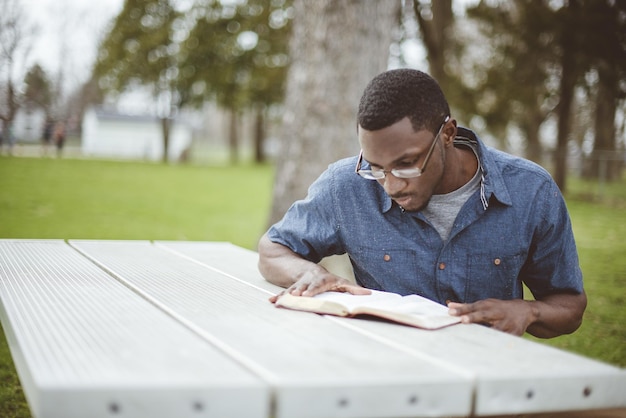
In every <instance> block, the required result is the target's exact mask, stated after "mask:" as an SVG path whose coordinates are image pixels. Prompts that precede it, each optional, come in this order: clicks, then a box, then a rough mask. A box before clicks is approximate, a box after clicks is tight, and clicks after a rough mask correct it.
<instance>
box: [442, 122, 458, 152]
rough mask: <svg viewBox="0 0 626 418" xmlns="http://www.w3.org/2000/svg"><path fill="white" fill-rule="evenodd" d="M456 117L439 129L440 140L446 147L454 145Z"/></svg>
mask: <svg viewBox="0 0 626 418" xmlns="http://www.w3.org/2000/svg"><path fill="white" fill-rule="evenodd" d="M456 132H457V129H456V119H450V120H449V121H448V122H446V124H445V126H444V127H443V129H442V130H441V138H440V139H441V141H442V142H443V144H444V145H445V146H446V147H450V146H453V145H454V139H455V138H456Z"/></svg>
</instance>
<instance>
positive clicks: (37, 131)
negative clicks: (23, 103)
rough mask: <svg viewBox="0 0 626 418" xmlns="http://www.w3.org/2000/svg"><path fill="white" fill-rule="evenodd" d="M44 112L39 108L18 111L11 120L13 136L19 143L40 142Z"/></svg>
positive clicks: (44, 118)
mask: <svg viewBox="0 0 626 418" xmlns="http://www.w3.org/2000/svg"><path fill="white" fill-rule="evenodd" d="M45 121H46V112H45V111H44V110H43V109H42V108H39V107H36V108H29V107H23V108H20V109H18V111H17V113H16V114H15V118H14V119H13V124H12V128H13V135H14V136H15V139H16V140H17V141H19V142H26V143H38V142H41V140H42V138H41V137H42V135H43V127H44V123H45Z"/></svg>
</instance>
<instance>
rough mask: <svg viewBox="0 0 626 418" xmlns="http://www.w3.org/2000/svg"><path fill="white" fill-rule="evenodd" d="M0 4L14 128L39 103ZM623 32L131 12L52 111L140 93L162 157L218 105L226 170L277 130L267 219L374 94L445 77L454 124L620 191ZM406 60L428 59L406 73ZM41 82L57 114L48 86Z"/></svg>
mask: <svg viewBox="0 0 626 418" xmlns="http://www.w3.org/2000/svg"><path fill="white" fill-rule="evenodd" d="M378 3H381V4H378ZM0 4H2V5H3V7H2V10H3V11H4V13H2V15H0V37H1V39H2V42H1V45H2V60H1V61H0V92H1V93H2V94H1V96H0V98H1V100H0V117H2V119H3V120H9V119H12V117H13V116H14V114H15V112H16V111H17V109H19V106H21V104H22V103H25V100H26V96H25V94H26V93H27V91H28V93H27V94H28V96H29V97H30V99H28V100H30V101H31V102H32V100H33V98H34V97H35V96H37V95H38V94H39V93H37V92H35V91H34V90H36V89H37V88H35V87H34V86H35V85H36V84H34V83H35V81H34V79H33V78H32V77H34V76H35V75H36V74H35V73H33V74H29V76H28V77H29V79H28V80H26V77H25V75H26V71H22V72H21V74H20V72H19V71H15V70H14V66H15V63H16V62H18V61H19V60H18V59H17V57H18V56H24V55H26V54H27V53H28V50H29V48H28V45H29V42H30V41H29V39H30V34H31V33H32V30H31V29H30V28H29V27H28V25H27V24H26V23H25V21H24V19H23V17H22V18H20V13H22V12H20V8H19V2H17V0H0ZM372 11H373V12H372ZM22 14H23V13H22ZM357 15H358V16H360V18H359V19H360V20H359V21H358V22H356V21H355V20H356V18H355V17H354V16H357ZM11 16H13V18H10V17H11ZM20 19H21V20H20ZM19 22H22V23H19ZM625 26H626V0H566V1H563V2H554V1H551V0H519V1H516V2H508V1H503V0H490V1H477V0H471V1H470V0H465V1H459V0H438V1H432V0H397V1H385V2H369V1H364V0H349V1H348V0H346V1H335V2H327V1H314V2H302V3H301V2H299V1H295V2H294V1H293V0H187V1H183V0H125V2H124V7H123V9H122V11H121V12H120V14H119V15H118V16H117V17H116V18H115V19H114V21H113V22H112V23H111V26H110V27H109V30H108V31H107V33H106V35H105V36H104V37H103V40H102V42H101V44H100V46H99V54H98V59H97V62H96V64H95V65H94V71H93V76H92V78H91V80H90V81H88V82H86V83H85V84H84V85H83V86H82V87H81V88H79V89H77V90H76V91H75V92H74V93H73V94H72V95H71V96H70V100H69V101H67V102H64V104H63V106H66V107H71V108H72V110H67V111H65V112H63V111H57V113H58V114H64V113H68V112H71V113H73V114H77V115H80V114H81V112H82V110H81V109H84V107H85V106H87V105H89V104H90V103H100V102H102V100H103V98H104V97H116V95H118V96H119V95H122V93H124V92H129V91H133V90H135V89H137V88H138V87H139V86H144V87H148V88H149V89H150V91H151V92H152V101H153V102H154V103H157V104H158V109H159V110H158V116H159V117H160V118H161V119H162V121H163V137H164V141H165V142H166V143H167V140H168V132H169V124H170V123H171V121H172V118H173V117H175V116H176V115H177V114H178V112H179V111H180V110H181V109H195V110H196V111H197V112H206V103H216V104H217V105H218V106H219V108H220V109H224V110H226V111H227V112H228V114H229V120H230V123H229V126H230V127H229V132H228V142H229V147H230V161H231V162H233V163H234V162H237V161H238V160H239V159H240V152H239V151H240V150H239V148H240V143H241V141H240V136H241V133H242V132H241V129H242V126H243V125H242V115H244V114H245V115H250V114H254V115H255V116H254V117H255V123H254V124H253V126H254V134H253V136H254V141H253V148H254V150H253V151H254V152H253V155H254V158H255V161H259V162H260V161H264V160H265V158H266V156H265V155H264V150H266V149H267V146H265V145H264V140H265V138H266V136H267V133H266V132H267V131H268V120H271V121H272V122H273V123H272V127H273V128H274V129H276V127H278V128H279V130H278V131H276V130H274V132H275V133H274V135H273V136H274V138H273V140H274V142H273V143H272V144H274V145H276V144H278V151H274V152H273V154H272V158H273V159H274V162H275V163H276V167H277V176H276V184H275V190H274V199H275V200H276V201H281V202H282V203H277V204H276V208H275V211H274V212H273V214H272V218H273V219H275V218H276V217H279V216H280V213H281V212H282V211H284V210H285V209H286V208H285V205H286V204H287V203H286V202H288V201H290V200H293V199H295V198H297V197H301V196H302V195H303V194H304V193H305V191H306V187H305V185H308V184H309V183H310V182H311V180H312V179H313V178H314V177H315V175H317V174H318V173H319V172H320V171H321V170H322V169H323V167H325V166H326V164H327V163H328V162H330V161H333V160H335V159H338V158H341V157H343V156H346V155H350V154H354V153H355V152H356V147H357V143H356V141H355V138H354V131H353V128H354V115H355V109H356V104H357V101H358V99H359V97H360V94H361V92H362V89H363V87H364V86H365V84H366V83H367V81H368V80H369V79H370V78H371V77H372V76H374V75H375V74H376V73H378V72H381V71H383V70H385V69H387V68H391V67H394V66H411V67H417V68H420V69H422V70H426V71H428V72H429V73H431V74H432V75H433V76H434V77H435V78H437V79H438V81H439V82H440V84H441V85H442V88H443V89H444V92H445V93H446V95H447V97H448V99H449V101H450V104H451V107H452V109H453V111H454V116H455V117H456V118H457V120H459V123H460V124H463V125H466V126H469V127H470V128H472V129H474V130H475V131H476V132H477V133H478V134H479V135H480V136H481V137H482V138H483V139H485V140H486V142H488V143H489V144H490V145H494V146H497V147H498V148H501V149H503V150H505V151H509V152H513V153H517V154H522V155H523V156H525V157H527V158H529V159H532V160H534V161H537V162H539V163H540V164H543V165H544V166H546V168H548V169H549V170H551V172H552V174H553V176H554V177H555V179H556V180H557V183H558V184H559V186H560V187H561V188H562V190H565V189H566V184H565V181H566V180H565V179H566V173H567V172H568V169H571V167H570V168H568V167H567V165H566V164H567V163H568V161H570V163H571V161H574V160H573V159H572V157H576V161H582V165H580V166H578V165H577V166H576V167H575V168H576V169H577V170H578V172H579V173H582V174H583V175H585V176H588V177H591V178H598V179H602V180H606V181H610V180H613V179H620V178H621V173H622V169H623V163H624V147H625V145H624V129H625V122H624V120H625V119H626V117H625V113H626V112H625V105H624V104H625V102H624V97H625V93H626V75H625V74H626V71H625V67H626V40H625V37H626V27H625ZM409 44H410V45H413V47H412V48H407V45H409ZM16 45H17V46H16ZM415 50H418V51H423V53H422V56H421V57H420V58H418V59H415V57H413V59H412V60H411V59H409V58H408V56H409V55H410V54H414V53H415ZM11 68H13V69H11ZM30 69H31V70H33V71H34V70H35V67H34V66H31V68H30ZM10 74H12V76H11V77H9V75H10ZM44 74H45V73H44ZM39 75H43V74H39ZM45 75H46V78H47V79H48V80H49V81H50V80H52V81H50V83H48V88H49V91H50V92H51V95H52V97H51V102H52V107H55V106H59V105H58V103H60V102H59V101H58V100H57V99H56V98H55V96H56V95H58V94H60V93H59V86H57V85H56V84H58V83H57V82H56V81H54V80H56V79H55V77H54V74H51V73H49V74H45ZM21 80H24V81H21ZM41 89H43V90H44V91H45V90H46V87H45V86H44V85H42V86H41ZM45 96H46V93H45V92H44V93H41V96H40V97H45ZM270 115H272V116H270ZM277 115H278V116H277ZM279 119H280V120H281V123H276V121H278V120H279ZM276 132H277V133H276ZM326 138H328V141H329V142H328V143H327V142H326ZM328 144H332V145H328ZM165 155H166V156H167V153H165ZM577 164H578V163H577Z"/></svg>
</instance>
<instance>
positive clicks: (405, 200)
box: [391, 195, 411, 206]
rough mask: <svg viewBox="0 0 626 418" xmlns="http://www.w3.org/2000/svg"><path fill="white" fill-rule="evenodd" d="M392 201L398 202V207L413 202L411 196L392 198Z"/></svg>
mask: <svg viewBox="0 0 626 418" xmlns="http://www.w3.org/2000/svg"><path fill="white" fill-rule="evenodd" d="M391 199H393V201H394V202H396V203H397V204H398V205H400V206H404V205H405V204H406V203H408V202H410V201H411V196H409V195H402V196H395V197H392V198H391Z"/></svg>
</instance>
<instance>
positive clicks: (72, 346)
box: [0, 240, 270, 418]
mask: <svg viewBox="0 0 626 418" xmlns="http://www.w3.org/2000/svg"><path fill="white" fill-rule="evenodd" d="M0 277H1V280H0V302H1V303H0V306H1V309H0V319H1V320H2V325H3V327H4V330H5V334H6V336H7V339H8V342H9V346H10V349H11V353H12V355H13V358H14V360H15V365H16V368H17V371H18V374H19V377H20V381H21V382H22V386H23V388H24V392H25V394H26V397H27V400H28V402H29V406H30V408H31V410H32V413H33V415H34V416H36V417H38V418H47V417H59V418H61V417H62V418H73V417H76V418H84V417H90V418H91V417H111V416H120V417H131V416H134V417H139V416H142V417H147V416H149V417H173V416H176V417H200V416H205V417H218V418H222V417H224V416H255V417H265V416H267V414H268V412H269V402H270V398H269V388H268V387H267V385H266V384H264V383H263V382H262V381H261V380H260V379H259V378H258V377H256V376H254V375H253V374H252V373H250V372H249V371H248V370H246V369H245V368H243V367H242V366H241V365H239V364H237V363H236V362H235V361H233V360H232V359H231V358H230V357H228V356H226V355H224V354H223V353H222V352H220V351H219V350H216V349H215V348H214V347H213V346H211V345H210V344H207V343H206V341H204V340H203V339H202V338H200V337H199V336H198V335H196V334H194V333H193V332H191V331H190V330H189V329H187V328H185V327H183V326H181V325H180V323H178V322H177V321H175V320H174V319H172V318H171V317H169V316H168V315H166V314H165V313H164V312H163V311H161V310H159V309H156V308H155V307H154V306H153V305H152V304H150V303H149V302H148V301H146V300H145V299H144V298H142V297H140V296H139V295H137V294H136V293H134V292H132V291H131V290H130V289H128V288H127V287H125V286H124V285H122V284H121V283H119V282H118V281H117V280H115V279H114V278H112V277H111V276H110V275H108V274H107V273H105V272H104V271H103V270H101V269H100V268H98V267H96V266H95V265H94V264H93V263H92V262H91V261H89V260H87V259H86V258H85V257H83V256H81V255H80V254H79V253H78V252H77V251H75V250H74V249H72V248H71V247H69V246H68V245H67V244H66V243H64V242H63V241H28V240H0Z"/></svg>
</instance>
